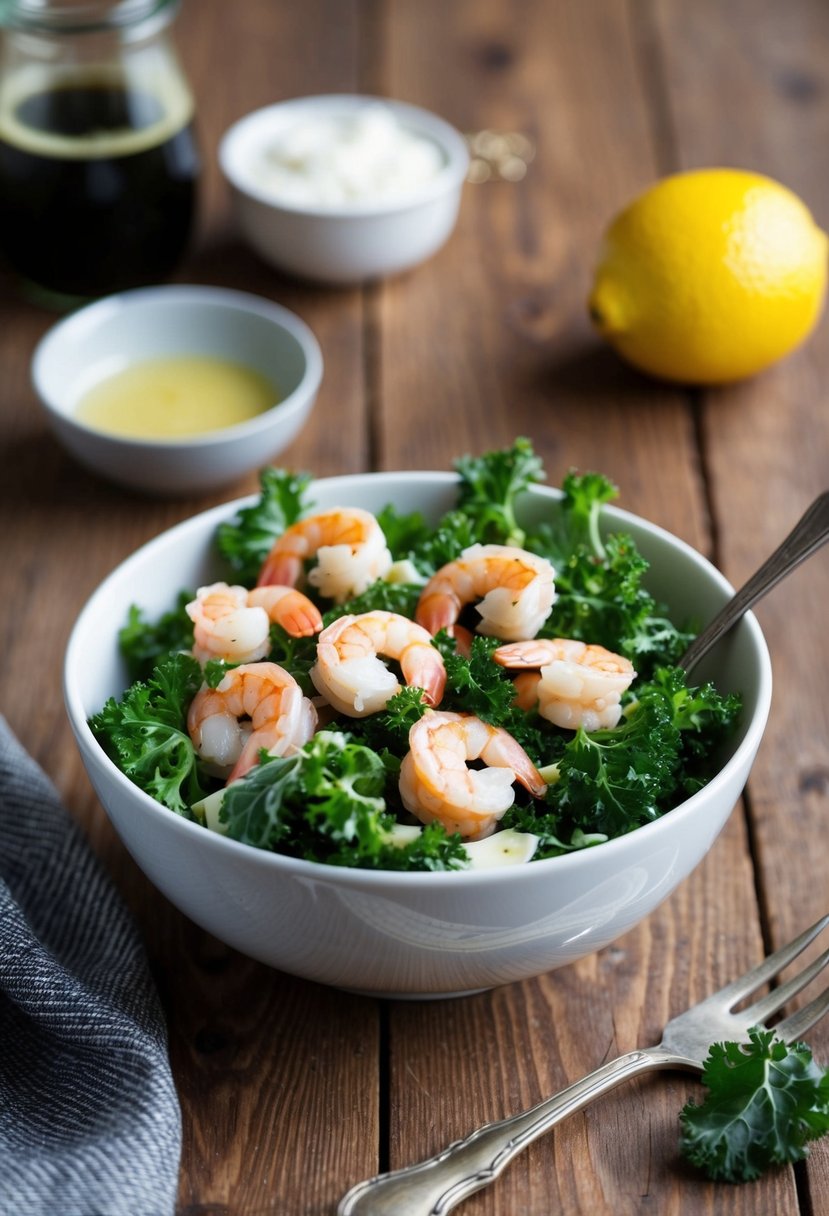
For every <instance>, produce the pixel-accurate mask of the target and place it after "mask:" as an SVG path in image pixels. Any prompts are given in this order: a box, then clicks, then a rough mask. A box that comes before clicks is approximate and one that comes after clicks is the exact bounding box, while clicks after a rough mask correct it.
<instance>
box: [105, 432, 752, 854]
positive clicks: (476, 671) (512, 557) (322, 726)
mask: <svg viewBox="0 0 829 1216" xmlns="http://www.w3.org/2000/svg"><path fill="white" fill-rule="evenodd" d="M455 470H456V472H457V475H458V483H457V498H456V502H455V504H454V506H453V507H452V508H451V509H450V510H449V511H447V512H446V513H445V514H444V515H443V516H442V517H441V518H440V519H439V520H438V521H437V522H436V523H430V522H427V521H426V519H425V518H424V517H423V516H422V515H420V514H419V513H402V512H400V511H399V510H398V509H397V508H396V507H395V506H394V504H392V503H390V504H388V505H387V506H386V507H385V508H384V509H383V510H382V511H380V512H379V513H378V515H377V516H376V517H374V516H371V517H369V518H365V517H366V516H368V513H367V512H359V511H357V510H356V509H352V508H350V507H349V506H348V504H345V505H344V506H343V508H341V509H340V510H339V511H332V510H330V509H329V510H328V511H325V512H318V511H317V510H316V508H315V505H314V502H313V497H312V482H311V478H310V476H308V475H305V474H296V473H291V472H288V471H285V470H280V469H275V468H267V469H265V470H263V471H262V473H261V475H260V481H261V493H260V495H259V498H258V501H256V502H254V503H253V504H251V505H245V506H243V507H242V508H241V509H240V510H239V511H238V512H237V514H236V515H235V517H234V518H232V519H229V520H228V521H226V522H224V523H223V524H221V525H220V526H219V528H218V530H217V534H216V537H215V547H216V557H217V567H218V566H223V567H224V570H225V573H226V574H227V579H228V581H226V582H222V583H216V584H213V585H212V586H210V587H207V588H189V589H183V590H182V591H181V592H180V594H179V596H178V600H177V601H176V602H175V603H172V602H171V607H170V610H169V611H168V612H166V613H165V614H164V615H163V616H161V617H160V618H159V619H156V620H148V619H147V618H146V616H145V614H144V613H143V612H142V611H141V610H140V609H139V608H138V607H135V606H134V607H133V608H132V609H131V610H130V612H129V617H128V619H127V620H126V621H125V623H124V625H123V627H122V629H121V630H120V634H119V642H120V647H121V650H122V653H123V656H124V659H125V662H126V665H127V669H128V672H129V678H130V680H131V684H130V686H129V687H128V688H127V689H126V691H125V692H124V693H123V696H122V697H121V698H120V700H118V699H115V698H111V699H110V700H109V701H107V703H106V704H105V705H104V706H103V707H102V708H101V709H100V711H99V712H97V713H96V714H94V716H93V717H92V718H91V719H90V727H91V729H92V731H93V733H94V735H95V737H96V738H97V740H98V741H99V743H100V745H101V746H102V747H103V748H104V750H105V751H106V752H107V754H108V755H109V756H110V757H111V759H112V760H113V761H114V762H115V764H116V765H118V767H119V768H120V769H121V770H122V771H123V772H124V773H125V774H126V775H127V776H128V777H129V778H130V779H131V780H132V781H133V782H134V783H135V784H136V785H138V786H139V787H140V788H141V789H142V790H144V791H146V793H148V794H149V795H151V796H152V797H153V798H155V799H156V800H158V801H159V802H160V803H162V804H163V805H164V806H166V807H168V808H169V810H170V811H171V812H173V813H176V814H178V815H182V816H184V817H185V818H188V819H191V820H193V821H195V822H197V823H199V824H201V825H203V826H204V828H205V830H216V831H219V832H222V833H224V834H226V835H227V836H228V837H231V838H232V839H234V840H237V841H241V842H243V843H245V844H248V845H251V846H254V847H257V848H263V849H269V850H273V851H275V852H278V853H282V854H286V855H289V856H291V857H297V858H303V859H306V860H309V861H314V862H320V863H325V864H329V865H338V866H356V867H362V868H369V869H382V870H429V871H436V870H460V869H465V868H468V867H469V866H470V865H475V864H476V862H475V850H476V844H479V843H481V842H482V841H484V840H488V839H493V840H498V841H500V840H503V842H504V850H503V851H504V856H505V857H509V856H510V854H512V855H513V857H512V859H513V860H522V861H524V860H533V861H534V860H539V859H543V858H550V857H556V856H559V855H561V854H565V853H570V852H573V851H575V850H579V849H584V848H589V847H595V846H596V845H600V844H601V843H603V842H605V841H607V840H609V839H611V838H613V837H617V836H620V835H622V834H624V833H627V832H630V831H632V830H633V829H635V828H637V827H639V826H641V825H643V824H646V823H649V822H651V821H653V820H655V819H657V818H658V817H659V816H661V815H662V814H664V813H665V812H666V811H668V810H670V809H671V808H672V807H674V806H676V805H677V803H679V802H681V801H683V800H684V799H686V798H687V797H689V796H690V795H692V794H693V793H694V792H695V791H697V790H699V789H700V788H701V787H702V786H703V785H704V784H705V783H706V781H707V780H708V779H709V778H710V777H711V776H712V775H713V773H714V772H715V771H716V769H717V767H718V761H717V757H718V753H719V751H720V748H721V745H722V743H723V741H724V740H725V739H726V738H727V737H728V736H729V734H730V733H731V732H732V731H733V729H734V727H735V724H736V721H737V717H738V715H739V711H740V698H739V697H738V696H737V695H734V694H727V695H724V694H721V693H720V692H718V691H717V689H716V688H715V687H714V686H713V685H711V684H704V685H702V686H689V685H688V683H687V682H686V675H685V672H684V671H683V670H682V668H680V667H678V666H677V660H678V659H679V657H680V656H681V655H682V653H683V651H684V650H685V649H686V647H687V645H688V644H689V642H690V641H691V639H692V637H693V623H690V622H682V623H679V624H677V623H674V622H672V621H671V620H670V619H668V617H667V615H666V613H665V610H664V608H663V607H662V606H661V605H659V604H658V603H656V602H655V601H654V599H653V597H652V596H651V595H650V594H649V592H648V590H647V589H646V586H645V576H646V574H647V570H648V563H647V561H646V560H645V559H644V558H643V556H642V555H641V554H640V553H639V552H638V551H637V548H636V545H635V543H634V541H633V539H632V538H631V536H629V535H627V534H625V533H623V532H612V533H610V534H609V535H608V534H604V533H603V531H600V527H599V523H600V517H601V513H602V508H603V506H604V504H606V503H608V502H610V501H611V500H612V499H614V498H615V497H616V496H617V490H616V487H615V486H614V485H613V484H612V483H611V482H610V481H609V480H608V479H607V478H606V477H604V476H602V475H600V474H597V473H586V474H577V473H575V472H573V473H570V474H569V475H568V476H567V477H566V478H565V480H564V482H563V486H562V491H563V497H562V498H561V499H560V500H555V499H552V498H551V499H550V501H549V507H547V504H546V500H545V503H544V507H543V510H542V511H539V510H538V508H536V509H535V510H534V512H533V513H532V518H533V519H538V520H539V522H537V523H533V524H532V525H530V524H528V523H527V522H526V521H524V522H523V523H522V520H523V519H524V516H523V515H522V510H521V500H522V497H524V496H525V495H526V492H527V491H528V490H530V488H531V487H532V486H533V485H534V484H535V483H540V482H542V481H543V480H544V473H543V469H542V467H541V461H540V459H539V458H538V456H537V455H536V454H535V452H534V451H533V448H532V445H531V443H530V442H529V440H527V439H523V438H520V439H517V440H516V441H515V443H514V444H513V445H512V446H511V447H510V448H508V449H505V450H499V451H494V452H489V453H487V454H485V455H483V456H480V457H471V456H466V457H462V458H460V459H458V460H457V461H456V462H455ZM358 552H359V563H357V564H359V571H357V570H356V565H355V560H356V559H355V555H356V554H358ZM326 563H327V565H326ZM355 571H356V572H355ZM265 576H266V577H265ZM487 605H489V607H487ZM228 778H229V779H228ZM516 842H520V847H517V846H516Z"/></svg>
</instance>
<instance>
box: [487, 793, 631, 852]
mask: <svg viewBox="0 0 829 1216" xmlns="http://www.w3.org/2000/svg"><path fill="white" fill-rule="evenodd" d="M501 827H502V828H513V829H514V830H515V831H518V832H530V833H531V834H532V835H533V836H537V837H538V845H537V847H536V850H535V852H534V853H533V856H532V860H533V861H543V860H544V858H545V857H560V856H561V854H562V853H575V852H577V851H578V850H579V849H588V848H590V847H591V846H592V845H594V844H604V843H605V842H606V841H607V840H608V839H609V837H608V836H607V835H606V834H605V833H604V832H584V831H582V829H581V828H574V829H572V830H571V832H570V839H569V841H564V840H561V839H560V836H562V835H566V829H565V828H564V827H563V824H562V818H561V816H560V815H557V814H556V813H555V812H554V811H549V812H546V813H545V812H541V813H539V811H538V808H537V806H536V804H535V803H533V804H529V803H526V802H515V803H513V805H512V806H511V807H510V808H509V810H508V811H507V813H506V815H504V818H503V819H502V820H501Z"/></svg>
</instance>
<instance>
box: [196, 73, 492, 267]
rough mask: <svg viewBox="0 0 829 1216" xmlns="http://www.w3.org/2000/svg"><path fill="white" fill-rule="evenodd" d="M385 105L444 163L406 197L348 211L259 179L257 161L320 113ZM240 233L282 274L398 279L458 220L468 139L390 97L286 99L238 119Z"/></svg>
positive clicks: (234, 158)
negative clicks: (288, 196) (308, 201)
mask: <svg viewBox="0 0 829 1216" xmlns="http://www.w3.org/2000/svg"><path fill="white" fill-rule="evenodd" d="M378 104H382V105H383V106H385V107H388V109H389V110H390V111H391V112H392V114H393V115H394V116H395V117H396V119H397V122H398V123H399V124H400V126H401V127H402V128H404V129H406V130H408V131H412V132H414V133H416V134H418V135H422V136H425V137H426V138H428V139H430V140H432V141H433V142H434V143H435V144H437V146H438V148H439V149H440V151H441V152H442V155H443V159H444V164H443V167H442V168H441V169H440V171H439V172H438V173H437V175H436V176H435V177H433V178H432V179H430V180H429V181H428V182H425V183H424V184H423V185H421V186H418V187H416V188H414V187H413V188H412V191H411V194H410V195H406V196H404V197H401V198H395V199H393V200H392V199H387V200H382V199H378V200H375V201H371V202H354V203H349V204H342V205H340V206H322V205H320V206H311V205H300V204H295V203H291V202H286V201H282V200H280V199H278V198H277V197H275V196H274V195H272V194H271V193H269V192H268V191H267V190H266V189H265V188H263V187H262V185H261V184H260V183H259V182H258V181H257V176H256V165H257V160H258V158H260V157H261V156H262V154H263V149H264V148H265V147H266V145H267V143H268V141H270V140H273V139H274V137H275V136H278V135H279V133H280V132H284V131H286V130H287V129H289V128H290V127H293V126H295V125H296V124H297V123H299V122H302V121H305V120H307V119H309V118H313V117H317V116H326V117H330V116H347V115H349V114H354V113H356V112H357V111H359V110H361V109H364V108H365V107H366V106H367V105H378ZM219 164H220V166H221V169H222V172H223V173H224V175H225V177H226V178H227V180H228V182H229V183H230V186H231V190H232V195H233V200H234V206H235V211H236V217H237V220H238V223H239V227H240V229H241V231H242V233H243V235H244V236H245V238H246V239H247V240H248V241H249V242H250V244H251V245H252V247H253V248H254V249H255V250H256V252H257V253H258V254H259V255H260V256H261V257H262V258H263V259H264V260H265V261H266V262H268V263H270V264H271V265H273V266H275V267H277V268H278V269H279V270H283V271H287V272H288V273H289V274H292V275H296V276H298V277H299V278H304V279H311V280H313V281H316V282H323V283H330V284H349V283H359V282H362V281H364V280H367V279H373V278H379V277H382V276H385V275H391V274H396V273H398V272H399V271H402V270H406V269H408V268H409V267H411V266H415V265H416V264H417V263H419V262H422V261H424V260H425V259H426V258H428V257H431V256H432V254H433V253H435V252H436V251H437V250H438V249H439V248H440V247H441V246H442V245H443V244H444V242H445V241H446V240H447V238H448V237H449V235H450V233H451V232H452V229H453V228H454V226H455V221H456V219H457V215H458V208H459V206H460V199H461V190H462V187H463V183H464V180H465V178H466V172H467V169H468V167H469V152H468V149H467V146H466V142H465V140H464V138H463V136H462V135H461V134H460V132H459V131H457V130H456V129H455V128H454V127H453V126H451V125H450V124H449V123H447V122H445V121H444V120H443V119H442V118H439V117H438V116H437V115H436V114H432V113H430V112H429V111H428V110H423V109H420V108H419V107H418V106H411V105H407V104H405V103H404V102H400V101H391V100H388V99H386V98H378V97H367V96H360V95H358V94H323V95H320V96H317V97H302V98H296V99H294V100H291V101H283V102H278V103H276V104H275V105H271V106H266V107H265V108H264V109H261V110H255V111H254V112H253V113H251V114H248V115H246V116H245V117H244V118H242V119H240V120H239V121H238V122H237V123H235V124H234V125H233V126H232V127H230V129H229V130H228V131H227V132H226V133H225V135H224V137H223V138H222V140H221V143H220V145H219Z"/></svg>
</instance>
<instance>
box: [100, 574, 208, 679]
mask: <svg viewBox="0 0 829 1216" xmlns="http://www.w3.org/2000/svg"><path fill="white" fill-rule="evenodd" d="M193 598H194V596H193V594H192V593H191V592H189V591H181V592H179V596H178V599H177V600H176V606H175V608H172V609H171V610H170V611H169V612H164V613H162V615H161V616H160V617H159V618H158V620H157V621H155V622H152V621H148V620H147V618H146V616H145V615H144V612H143V609H141V608H139V607H138V606H137V605H136V604H133V605H132V606H131V607H130V610H129V612H128V613H127V623H126V625H124V626H123V627H122V628H121V629H120V630H119V631H118V647H119V649H120V651H121V654H122V655H123V656H124V659H125V661H126V664H127V674H128V676H129V679H130V681H133V680H146V679H148V678H149V677H150V676H151V675H152V672H153V668H154V667H155V665H156V663H158V661H159V659H162V658H165V657H166V656H167V655H170V654H175V652H176V651H178V650H190V649H191V648H192V646H193V622H192V621H191V620H190V617H189V616H188V615H187V613H186V612H185V611H184V606H185V604H189V602H190V601H191V600H192V599H193Z"/></svg>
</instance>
